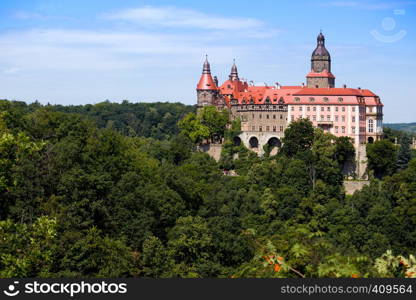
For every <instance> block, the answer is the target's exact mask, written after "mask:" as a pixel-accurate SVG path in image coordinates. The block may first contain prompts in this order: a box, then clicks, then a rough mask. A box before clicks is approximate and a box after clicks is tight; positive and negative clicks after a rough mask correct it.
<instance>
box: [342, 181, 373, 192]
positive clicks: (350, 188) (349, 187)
mask: <svg viewBox="0 0 416 300" xmlns="http://www.w3.org/2000/svg"><path fill="white" fill-rule="evenodd" d="M369 184H370V181H368V180H345V181H344V188H345V192H346V194H348V195H352V194H354V192H355V191H360V190H361V189H362V188H363V187H364V186H366V185H369Z"/></svg>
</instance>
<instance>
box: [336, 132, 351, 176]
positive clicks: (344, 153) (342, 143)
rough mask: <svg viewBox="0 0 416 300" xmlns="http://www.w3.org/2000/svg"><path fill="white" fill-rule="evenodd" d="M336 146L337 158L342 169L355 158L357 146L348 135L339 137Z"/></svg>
mask: <svg viewBox="0 0 416 300" xmlns="http://www.w3.org/2000/svg"><path fill="white" fill-rule="evenodd" d="M335 146H336V147H335V158H336V160H337V161H338V163H339V165H340V167H341V169H342V168H343V167H344V165H345V164H346V163H347V162H348V161H351V160H353V159H354V155H355V148H354V145H353V144H352V139H351V138H350V137H347V136H340V137H338V138H337V139H336V141H335Z"/></svg>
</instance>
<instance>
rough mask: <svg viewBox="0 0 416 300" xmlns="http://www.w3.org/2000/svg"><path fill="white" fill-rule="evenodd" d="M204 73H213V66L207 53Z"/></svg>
mask: <svg viewBox="0 0 416 300" xmlns="http://www.w3.org/2000/svg"><path fill="white" fill-rule="evenodd" d="M202 74H211V66H210V65H209V62H208V54H205V62H204V68H203V69H202Z"/></svg>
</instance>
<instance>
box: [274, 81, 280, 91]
mask: <svg viewBox="0 0 416 300" xmlns="http://www.w3.org/2000/svg"><path fill="white" fill-rule="evenodd" d="M275 84H276V89H278V90H280V87H281V85H280V83H278V82H276V83H275Z"/></svg>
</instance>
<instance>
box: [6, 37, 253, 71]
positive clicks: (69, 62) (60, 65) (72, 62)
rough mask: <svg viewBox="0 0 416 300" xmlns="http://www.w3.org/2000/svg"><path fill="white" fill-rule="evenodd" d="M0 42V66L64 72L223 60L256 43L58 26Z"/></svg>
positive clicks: (176, 65) (175, 65)
mask: <svg viewBox="0 0 416 300" xmlns="http://www.w3.org/2000/svg"><path fill="white" fill-rule="evenodd" d="M0 41H1V42H0V52H1V53H3V55H2V56H0V67H1V66H2V65H3V66H8V67H7V69H24V70H60V71H64V70H86V71H94V70H123V69H124V70H127V69H134V68H140V67H145V68H150V67H154V68H161V67H183V66H184V65H188V66H191V65H194V64H195V63H199V62H200V61H201V60H202V57H203V55H204V54H205V53H209V54H210V56H212V57H215V60H216V61H217V62H218V63H221V62H224V61H231V59H232V57H235V56H237V57H238V56H242V55H244V53H248V52H249V50H248V48H247V47H251V46H241V45H240V46H235V45H233V44H232V43H228V44H222V43H212V39H211V38H207V37H206V36H204V37H200V38H198V37H197V36H195V35H187V34H182V35H168V34H155V33H146V32H135V33H126V32H114V31H108V32H99V31H88V30H55V29H42V30H39V29H38V30H28V31H23V32H9V33H3V34H0Z"/></svg>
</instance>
